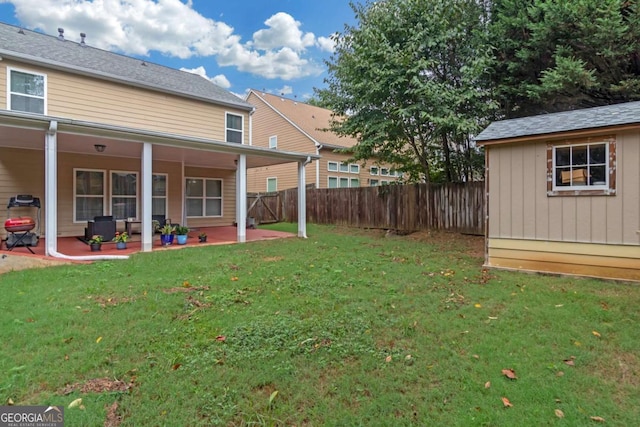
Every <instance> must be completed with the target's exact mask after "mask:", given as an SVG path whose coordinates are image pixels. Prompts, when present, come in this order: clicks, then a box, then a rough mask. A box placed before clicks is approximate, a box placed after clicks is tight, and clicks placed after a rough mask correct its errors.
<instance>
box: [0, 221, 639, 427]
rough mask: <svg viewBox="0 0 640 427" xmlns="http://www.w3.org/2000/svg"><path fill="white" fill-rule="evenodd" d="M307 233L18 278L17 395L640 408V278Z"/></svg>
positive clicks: (254, 417)
mask: <svg viewBox="0 0 640 427" xmlns="http://www.w3.org/2000/svg"><path fill="white" fill-rule="evenodd" d="M272 227H273V228H277V229H280V230H286V231H293V232H295V230H296V227H297V226H296V225H295V224H277V225H274V226H272ZM308 235H309V238H308V239H306V240H304V239H298V238H291V239H284V240H273V241H265V242H254V243H247V244H243V245H230V246H207V247H200V248H197V247H196V248H186V249H182V250H171V251H157V252H154V253H151V254H138V255H135V256H133V257H132V258H131V259H130V260H128V261H112V262H106V261H105V262H97V263H94V264H91V265H65V266H60V267H52V268H47V269H35V270H25V271H17V272H11V273H7V274H4V275H1V276H0V287H1V288H2V293H1V294H0V295H2V297H1V301H2V310H0V325H1V328H0V341H1V342H2V347H1V349H0V398H1V399H2V404H6V403H7V402H8V401H9V400H11V401H13V402H14V403H15V404H16V405H64V406H65V407H67V406H68V405H69V403H71V402H72V401H74V400H76V399H78V398H82V404H81V405H79V406H77V407H74V408H70V409H69V408H67V409H65V417H66V421H67V423H66V424H65V425H68V426H101V425H103V424H104V422H105V419H106V418H107V417H108V416H107V412H108V409H109V408H111V410H110V411H111V413H112V414H111V415H110V416H109V418H110V419H111V421H115V419H114V416H113V414H114V413H115V414H116V415H117V416H118V417H121V418H122V424H121V425H122V426H125V425H126V426H163V425H166V426H198V425H202V426H210V425H223V426H243V425H246V426H248V425H252V426H254V425H266V426H285V425H286V426H293V425H295V426H325V425H329V426H358V425H361V426H427V425H429V426H514V425H522V426H541V425H559V426H582V425H599V424H601V422H599V421H597V420H598V419H597V418H596V419H595V420H594V419H592V417H601V418H602V419H604V420H605V423H604V425H608V426H613V425H616V426H632V425H639V420H640V405H638V402H640V310H639V309H638V307H640V287H639V286H638V285H630V284H624V283H617V282H611V281H598V280H586V279H578V278H567V277H551V276H542V275H529V274H522V273H511V272H498V271H489V272H485V271H483V270H482V267H481V264H482V259H481V257H479V256H478V251H477V250H475V251H471V250H470V247H469V246H468V245H469V243H470V242H472V243H473V240H474V239H468V238H467V239H456V238H454V237H455V236H450V235H444V238H443V236H442V235H436V236H434V238H433V239H432V238H429V236H426V234H423V235H422V237H423V238H421V239H418V238H416V237H415V236H390V237H385V236H384V233H382V232H380V231H362V230H347V229H339V228H334V227H326V226H314V225H310V226H309V230H308ZM436 237H437V238H436ZM475 240H476V243H477V239H475ZM475 246H476V247H477V244H476V245H475ZM504 369H512V370H513V371H514V372H515V375H516V377H517V378H516V379H509V378H508V377H507V376H506V375H505V374H504V373H503V370H504ZM503 398H506V399H508V400H507V401H506V402H507V403H510V404H511V405H512V406H508V405H507V404H505V401H504V400H503ZM114 404H115V405H114ZM116 405H117V408H116ZM112 425H115V424H112Z"/></svg>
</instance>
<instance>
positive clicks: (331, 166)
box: [327, 162, 338, 172]
mask: <svg viewBox="0 0 640 427" xmlns="http://www.w3.org/2000/svg"><path fill="white" fill-rule="evenodd" d="M327 170H328V171H329V172H338V162H327Z"/></svg>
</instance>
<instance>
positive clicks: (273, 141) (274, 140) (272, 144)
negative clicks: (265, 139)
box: [269, 136, 278, 149]
mask: <svg viewBox="0 0 640 427" xmlns="http://www.w3.org/2000/svg"><path fill="white" fill-rule="evenodd" d="M269 148H273V149H276V148H278V137H277V136H270V137H269Z"/></svg>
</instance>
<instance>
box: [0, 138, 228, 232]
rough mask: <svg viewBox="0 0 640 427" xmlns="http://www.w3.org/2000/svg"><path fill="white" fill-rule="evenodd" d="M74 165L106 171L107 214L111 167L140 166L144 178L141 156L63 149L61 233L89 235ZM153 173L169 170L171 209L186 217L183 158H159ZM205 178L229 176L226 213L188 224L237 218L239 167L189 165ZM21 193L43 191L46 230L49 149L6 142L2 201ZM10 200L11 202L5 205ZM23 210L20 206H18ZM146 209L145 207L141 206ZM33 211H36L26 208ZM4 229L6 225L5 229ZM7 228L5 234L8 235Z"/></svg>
mask: <svg viewBox="0 0 640 427" xmlns="http://www.w3.org/2000/svg"><path fill="white" fill-rule="evenodd" d="M74 169H92V170H102V171H104V172H105V181H106V189H105V193H106V200H105V212H104V213H105V215H109V214H110V213H111V205H110V194H109V193H110V179H111V177H110V172H111V171H115V170H117V171H131V172H137V173H138V178H139V179H140V159H136V158H119V157H112V156H108V155H104V154H99V155H80V154H72V153H58V191H57V193H58V215H57V225H58V235H59V236H81V235H84V228H85V227H86V222H85V221H79V222H75V223H74V221H73V209H74V194H73V189H74V187H73V185H74V182H73V180H74ZM153 173H163V174H167V181H168V215H167V218H170V219H171V221H172V222H173V223H183V219H182V213H183V208H182V206H183V203H182V201H183V188H184V179H183V175H182V165H181V163H177V162H166V161H154V163H153ZM184 176H192V177H202V178H221V179H222V180H223V198H222V203H223V215H222V217H221V218H190V219H189V221H188V225H189V226H190V227H196V226H204V225H207V226H216V225H231V224H233V222H234V221H235V219H236V218H235V209H236V192H235V171H229V170H216V169H206V168H193V167H185V175H184ZM16 194H31V195H33V196H35V197H40V199H41V202H42V206H43V209H42V217H41V229H42V232H43V233H44V215H45V211H44V205H45V199H44V152H43V151H39V150H24V149H15V148H0V202H2V203H6V202H8V200H9V198H10V197H12V196H15V195H16ZM138 203H139V204H138V208H139V209H140V206H141V205H140V188H138ZM5 206H6V205H5ZM14 212H15V213H16V216H19V213H20V211H18V210H15V211H13V210H12V214H13V213H14ZM138 212H139V214H140V211H138ZM24 214H25V215H29V216H33V215H34V211H33V210H32V211H24ZM118 229H119V230H124V223H123V222H122V221H119V222H118ZM2 232H3V233H4V229H2ZM5 234H6V233H5ZM4 237H5V236H4V234H3V238H4Z"/></svg>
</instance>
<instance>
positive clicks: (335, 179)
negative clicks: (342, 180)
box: [327, 176, 340, 188]
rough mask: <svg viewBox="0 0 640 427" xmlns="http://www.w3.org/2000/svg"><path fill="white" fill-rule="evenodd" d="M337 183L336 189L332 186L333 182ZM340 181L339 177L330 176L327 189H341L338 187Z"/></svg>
mask: <svg viewBox="0 0 640 427" xmlns="http://www.w3.org/2000/svg"><path fill="white" fill-rule="evenodd" d="M332 180H333V181H335V184H336V185H335V187H332V186H331V181H332ZM338 184H339V181H338V177H337V176H328V177H327V188H340V187H338Z"/></svg>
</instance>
